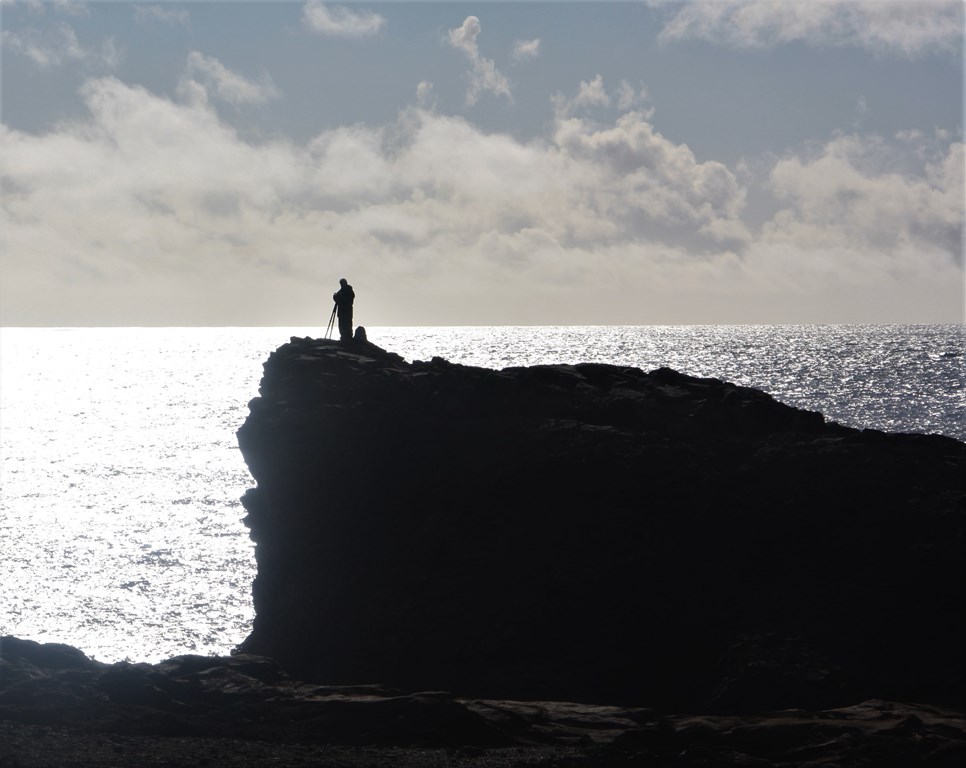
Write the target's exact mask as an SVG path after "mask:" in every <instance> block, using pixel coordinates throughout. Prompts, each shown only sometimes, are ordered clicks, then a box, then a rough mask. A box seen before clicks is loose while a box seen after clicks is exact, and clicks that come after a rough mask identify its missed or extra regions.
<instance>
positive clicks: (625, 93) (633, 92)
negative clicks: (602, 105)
mask: <svg viewBox="0 0 966 768" xmlns="http://www.w3.org/2000/svg"><path fill="white" fill-rule="evenodd" d="M647 97H648V93H647V88H646V87H644V84H643V83H642V84H641V87H640V88H639V89H635V88H634V86H633V85H631V84H630V83H629V82H627V81H626V80H621V82H620V85H619V86H618V87H617V108H618V109H623V110H627V109H631V108H632V107H636V106H639V105H641V104H643V103H644V102H645V101H647Z"/></svg>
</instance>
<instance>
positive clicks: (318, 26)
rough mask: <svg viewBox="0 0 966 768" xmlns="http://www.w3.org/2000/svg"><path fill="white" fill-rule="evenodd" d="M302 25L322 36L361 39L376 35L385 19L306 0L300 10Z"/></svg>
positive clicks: (384, 23)
mask: <svg viewBox="0 0 966 768" xmlns="http://www.w3.org/2000/svg"><path fill="white" fill-rule="evenodd" d="M302 23H303V24H304V25H305V26H306V27H308V28H309V29H311V30H312V31H314V32H318V33H320V34H322V35H328V36H331V37H348V38H362V37H371V36H372V35H376V34H378V33H379V32H380V31H381V30H382V28H383V27H384V26H385V25H386V19H385V17H384V16H380V15H379V14H378V13H373V12H371V11H353V10H350V9H349V8H346V7H345V6H341V5H331V6H330V5H326V4H325V3H322V2H320V0H308V2H307V3H306V4H305V7H304V8H303V9H302Z"/></svg>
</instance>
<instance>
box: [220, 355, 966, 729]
mask: <svg viewBox="0 0 966 768" xmlns="http://www.w3.org/2000/svg"><path fill="white" fill-rule="evenodd" d="M259 392H260V397H257V398H255V399H254V400H252V402H251V405H250V411H251V412H250V415H249V417H248V419H247V421H246V422H245V424H244V426H243V427H242V428H241V429H240V430H239V433H238V439H239V444H240V447H241V450H242V453H243V455H244V457H245V460H246V462H247V463H248V466H249V468H250V470H251V472H252V475H253V477H254V478H255V480H256V483H257V487H255V488H254V489H251V490H249V491H248V492H247V493H246V494H245V496H244V498H243V503H244V506H245V509H246V510H247V517H246V522H247V524H248V526H249V528H250V530H251V536H252V539H253V540H254V541H255V542H256V559H257V563H258V576H257V579H256V581H255V583H254V588H253V594H254V601H255V610H256V619H255V625H254V629H253V632H252V634H251V636H250V637H249V638H248V639H247V640H246V641H245V642H244V643H243V646H242V650H243V651H245V652H247V653H253V654H260V655H264V656H269V657H272V658H273V659H276V660H278V662H279V663H281V665H282V666H283V667H284V668H285V669H286V670H287V671H288V672H290V673H292V674H294V675H297V676H299V677H301V678H305V679H310V680H318V681H323V682H325V683H327V684H343V683H344V684H363V683H380V684H383V685H391V686H398V687H400V688H404V689H408V690H427V689H445V690H448V691H453V692H454V693H456V694H459V695H465V696H472V697H485V698H515V699H556V700H574V701H585V702H601V703H607V704H621V703H624V704H639V705H647V706H651V707H657V708H659V709H663V710H666V711H681V710H688V709H690V710H692V711H693V710H701V711H705V712H709V711H719V712H741V711H751V710H756V711H760V710H764V709H775V708H783V707H812V708H820V707H829V706H839V705H843V704H853V703H854V702H856V701H860V700H863V699H867V698H870V697H881V698H890V699H893V700H899V701H910V700H914V701H936V702H941V701H958V698H959V696H960V692H961V690H962V687H963V683H964V675H963V654H962V648H963V647H966V644H964V640H966V635H964V614H963V611H962V606H963V605H964V604H966V603H964V599H963V598H964V585H963V544H964V536H963V531H964V498H966V492H964V480H963V478H964V477H966V471H964V470H966V445H964V444H962V443H960V442H957V441H955V440H952V439H948V438H943V437H938V436H922V435H892V434H884V433H881V432H875V431H870V430H865V431H859V430H854V429H849V428H846V427H842V426H840V425H837V424H832V423H826V422H825V420H824V419H823V417H822V416H821V415H820V414H817V413H812V412H807V411H802V410H797V409H794V408H791V407H788V406H785V405H782V404H780V403H778V402H776V401H775V400H774V399H772V398H771V397H769V396H768V395H767V394H765V393H762V392H759V391H756V390H752V389H747V388H742V387H737V386H734V385H731V384H728V383H724V382H721V381H718V380H715V379H697V378H691V377H688V376H685V375H682V374H680V373H676V372H674V371H672V370H668V369H660V370H657V371H653V372H650V373H644V372H642V371H640V370H637V369H633V368H623V367H616V366H607V365H597V364H594V365H576V366H566V365H560V366H537V367H532V368H511V369H506V370H503V371H493V370H486V369H481V368H472V367H465V366H461V365H456V364H451V363H448V362H446V361H444V360H441V359H438V358H434V359H433V360H431V361H429V362H413V363H407V362H405V361H404V360H403V359H401V358H400V357H398V356H396V355H393V354H390V353H386V352H384V351H383V350H380V349H379V348H378V347H375V346H374V345H371V344H367V343H357V344H351V345H347V346H341V345H339V344H337V343H334V342H325V341H318V340H311V339H295V338H293V339H292V341H291V343H289V344H286V345H284V346H282V347H281V348H280V349H278V350H277V351H276V352H274V353H273V354H272V355H271V357H270V358H269V360H268V361H267V362H266V363H265V367H264V377H263V379H262V382H261V387H260V390H259Z"/></svg>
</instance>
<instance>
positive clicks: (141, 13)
mask: <svg viewBox="0 0 966 768" xmlns="http://www.w3.org/2000/svg"><path fill="white" fill-rule="evenodd" d="M134 18H135V19H137V20H138V21H139V22H142V23H147V22H160V23H162V24H177V25H180V26H182V27H187V26H188V24H189V23H190V20H191V17H190V16H189V15H188V11H187V10H186V9H184V8H165V7H164V6H160V5H136V6H134Z"/></svg>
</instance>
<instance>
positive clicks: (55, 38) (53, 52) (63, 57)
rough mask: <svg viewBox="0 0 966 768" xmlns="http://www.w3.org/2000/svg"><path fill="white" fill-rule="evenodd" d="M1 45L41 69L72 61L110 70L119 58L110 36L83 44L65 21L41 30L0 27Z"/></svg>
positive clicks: (117, 50) (119, 55) (119, 60)
mask: <svg viewBox="0 0 966 768" xmlns="http://www.w3.org/2000/svg"><path fill="white" fill-rule="evenodd" d="M3 45H4V47H5V48H7V49H8V50H10V51H12V52H14V53H17V54H19V55H21V56H24V57H26V58H28V59H30V61H32V62H33V63H34V64H36V65H37V66H38V67H40V68H41V69H53V68H54V67H60V66H63V65H65V64H69V63H74V64H83V65H85V66H88V67H91V68H96V69H106V70H108V71H110V70H113V69H115V68H117V66H118V65H119V64H120V62H121V58H122V53H121V51H120V50H119V49H118V47H117V45H116V43H115V42H114V38H111V37H108V38H105V39H104V40H103V41H102V42H101V43H100V45H97V46H85V45H82V44H81V42H80V40H79V39H78V38H77V33H76V32H75V31H74V29H73V28H72V27H71V26H69V25H68V24H57V25H55V26H52V27H49V28H46V29H43V30H40V29H36V28H28V29H25V30H23V31H21V32H11V31H9V30H4V31H3Z"/></svg>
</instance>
